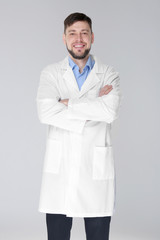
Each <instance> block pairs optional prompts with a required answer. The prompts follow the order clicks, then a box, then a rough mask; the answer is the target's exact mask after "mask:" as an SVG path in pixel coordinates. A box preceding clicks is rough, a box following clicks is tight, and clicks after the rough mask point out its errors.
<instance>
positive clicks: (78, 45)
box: [75, 45, 83, 47]
mask: <svg viewBox="0 0 160 240" xmlns="http://www.w3.org/2000/svg"><path fill="white" fill-rule="evenodd" d="M75 47H83V45H75Z"/></svg>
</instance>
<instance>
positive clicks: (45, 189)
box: [37, 13, 121, 240]
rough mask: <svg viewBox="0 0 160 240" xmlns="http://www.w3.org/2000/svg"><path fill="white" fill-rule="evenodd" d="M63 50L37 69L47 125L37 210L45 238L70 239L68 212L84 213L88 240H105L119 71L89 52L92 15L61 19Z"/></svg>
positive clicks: (112, 199) (41, 113) (112, 197)
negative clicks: (43, 215)
mask: <svg viewBox="0 0 160 240" xmlns="http://www.w3.org/2000/svg"><path fill="white" fill-rule="evenodd" d="M63 41H64V44H65V45H66V48H67V50H68V53H69V56H67V57H66V58H65V59H64V60H63V61H61V62H58V63H55V64H50V65H48V66H47V67H45V68H44V69H43V71H42V72H41V77H40V84H39V88H38V93H37V106H38V115H39V119H40V121H41V122H42V123H44V124H47V125H48V131H47V144H46V153H45V160H44V168H43V178H42V187H41V196H40V205H39V211H40V212H44V213H46V223H47V233H48V240H69V239H70V232H71V227H72V218H73V217H83V218H84V224H85V232H86V239H87V240H107V239H109V227H110V221H111V216H112V215H113V213H114V207H115V168H114V159H113V149H112V143H111V136H110V130H111V123H112V122H113V121H114V120H115V119H116V118H117V117H118V112H119V106H120V99H121V94H120V89H119V76H118V73H117V72H116V71H115V70H114V69H113V67H110V66H108V65H105V64H102V63H101V62H100V61H99V60H98V59H97V57H95V56H94V55H91V54H90V49H91V45H92V44H93V42H94V34H93V32H92V21H91V19H90V18H89V17H88V16H86V15H85V14H82V13H73V14H71V15H69V16H68V17H67V18H66V19H65V21H64V34H63Z"/></svg>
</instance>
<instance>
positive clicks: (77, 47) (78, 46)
mask: <svg viewBox="0 0 160 240" xmlns="http://www.w3.org/2000/svg"><path fill="white" fill-rule="evenodd" d="M84 46H85V45H84V44H75V45H73V47H74V48H76V49H82V48H83V47H84Z"/></svg>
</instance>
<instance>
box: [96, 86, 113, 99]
mask: <svg viewBox="0 0 160 240" xmlns="http://www.w3.org/2000/svg"><path fill="white" fill-rule="evenodd" d="M112 89H113V87H112V85H105V86H104V87H103V88H101V90H100V91H99V97H102V96H103V95H107V94H108V93H109V92H110V91H111V90H112Z"/></svg>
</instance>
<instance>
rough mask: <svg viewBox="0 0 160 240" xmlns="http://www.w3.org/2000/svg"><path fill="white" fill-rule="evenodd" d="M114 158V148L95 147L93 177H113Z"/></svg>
mask: <svg viewBox="0 0 160 240" xmlns="http://www.w3.org/2000/svg"><path fill="white" fill-rule="evenodd" d="M113 178H114V159H113V148H112V146H108V147H94V155H93V179H97V180H98V179H113Z"/></svg>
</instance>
